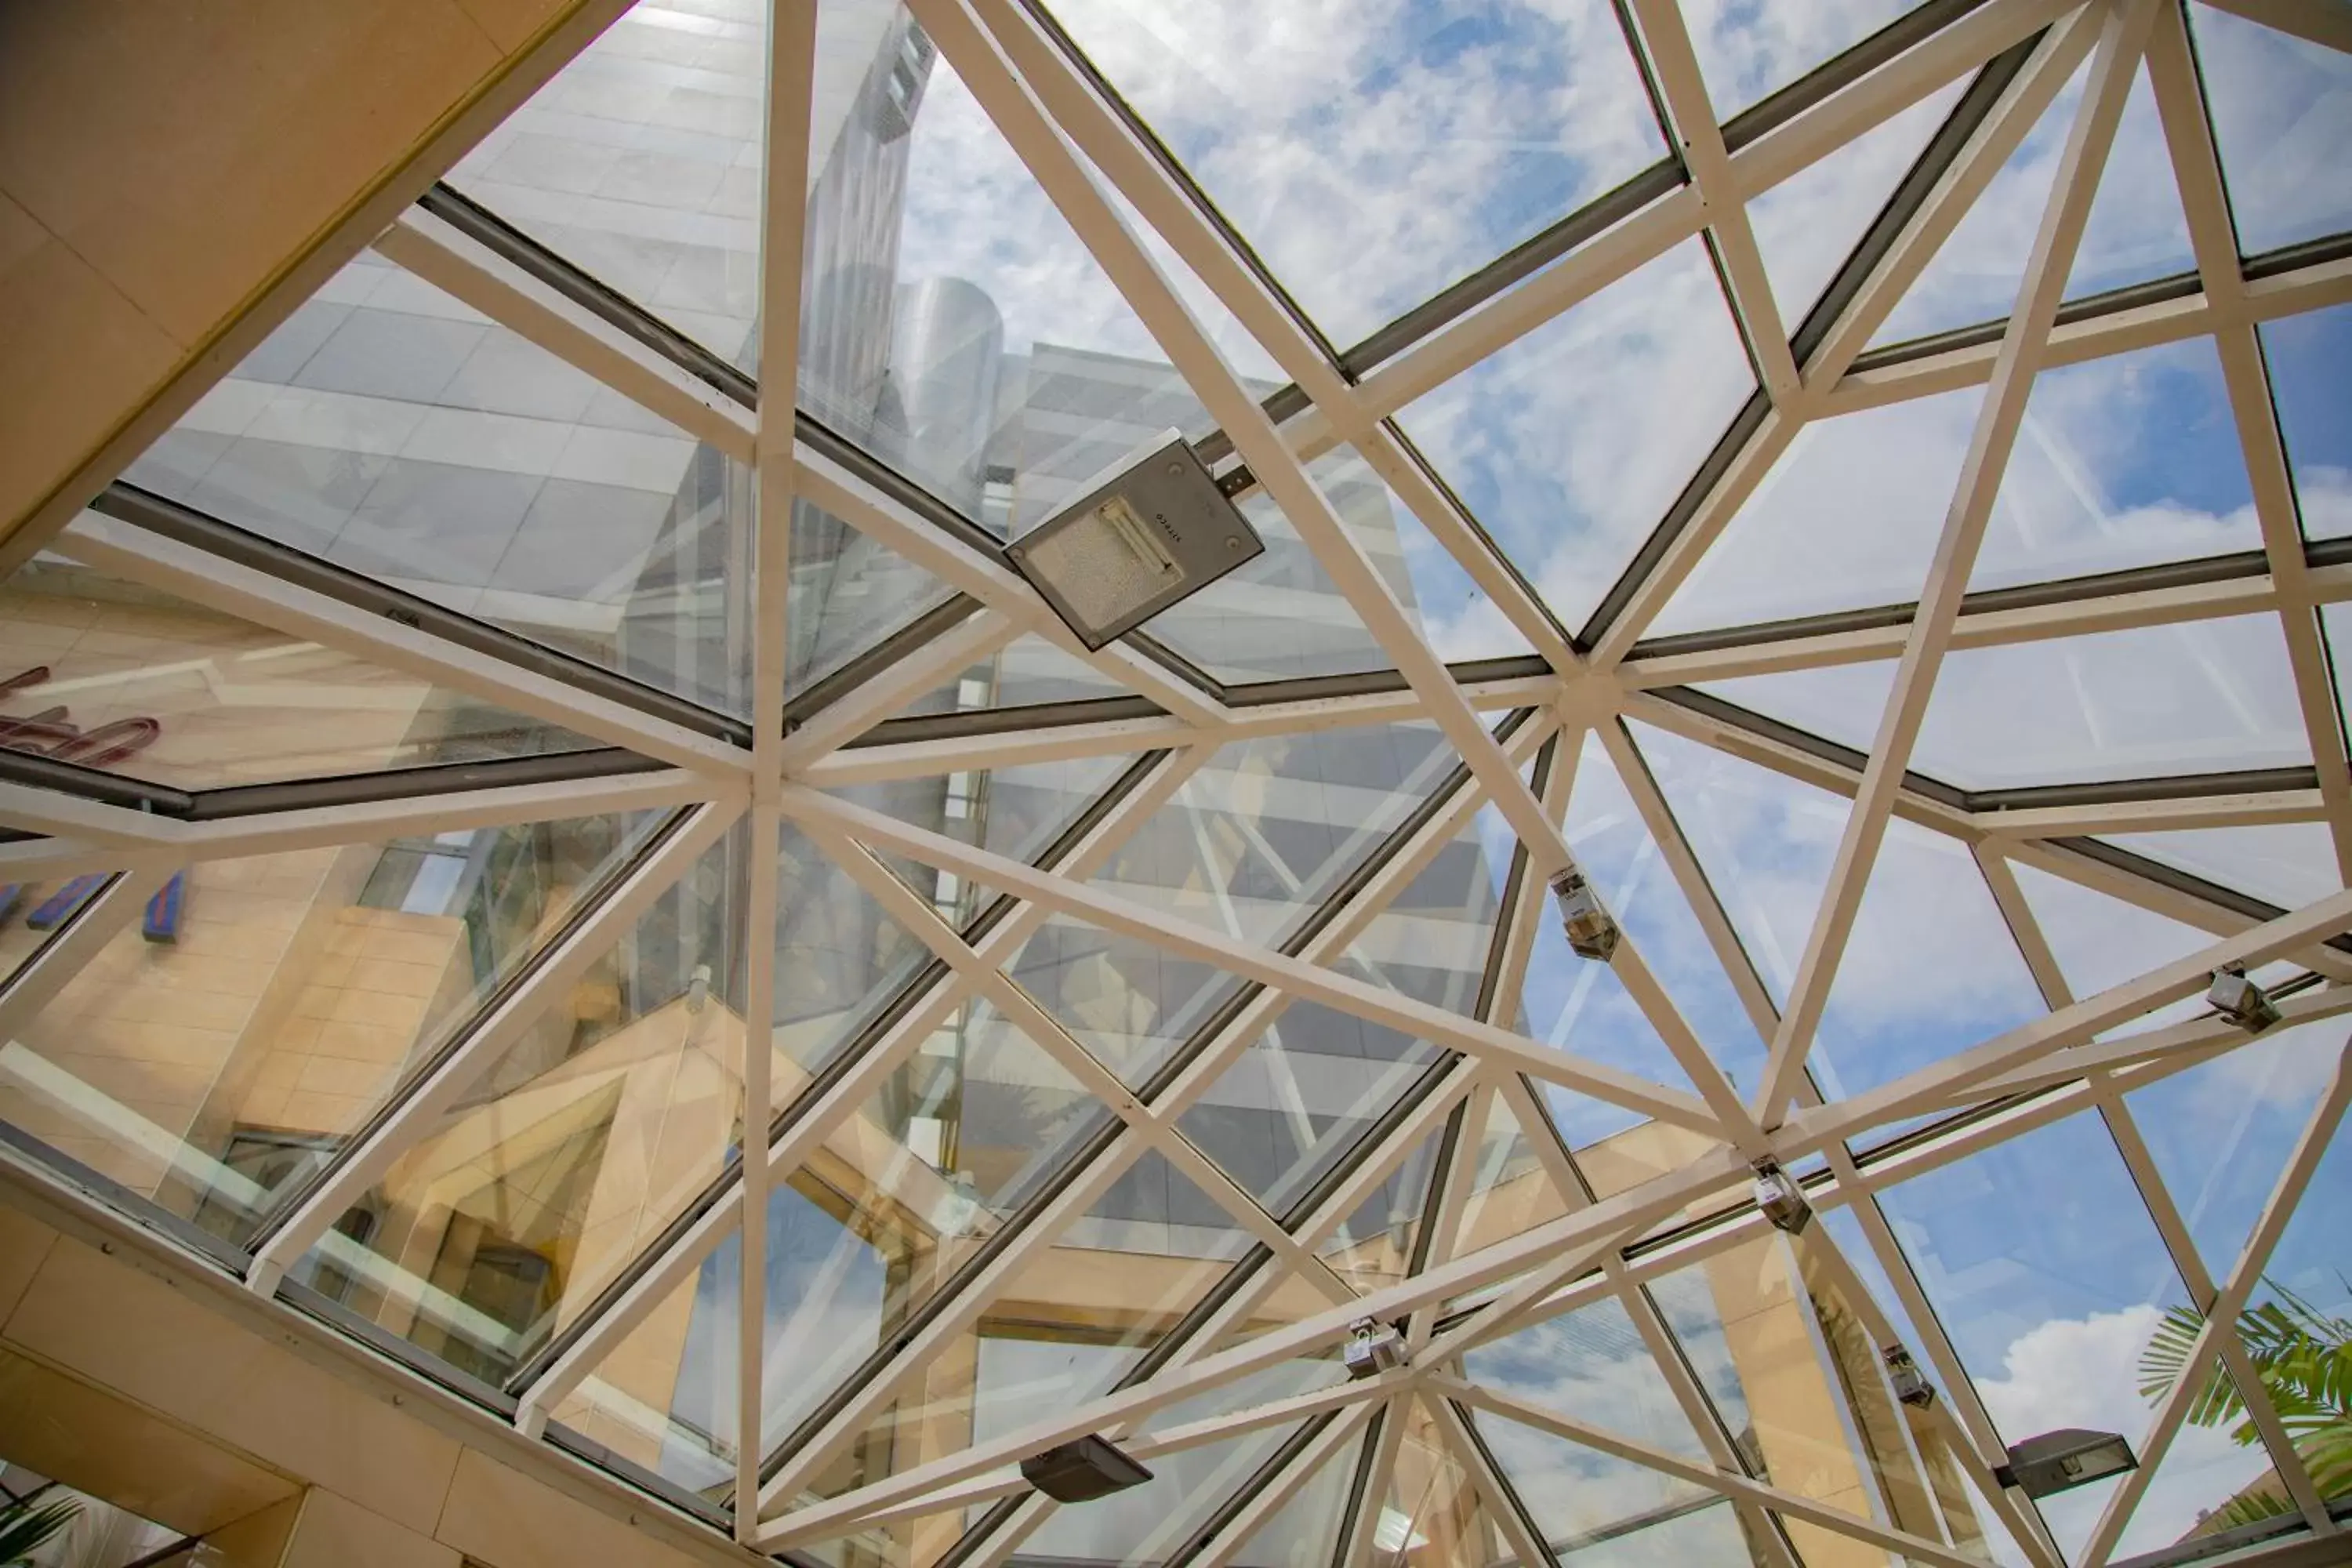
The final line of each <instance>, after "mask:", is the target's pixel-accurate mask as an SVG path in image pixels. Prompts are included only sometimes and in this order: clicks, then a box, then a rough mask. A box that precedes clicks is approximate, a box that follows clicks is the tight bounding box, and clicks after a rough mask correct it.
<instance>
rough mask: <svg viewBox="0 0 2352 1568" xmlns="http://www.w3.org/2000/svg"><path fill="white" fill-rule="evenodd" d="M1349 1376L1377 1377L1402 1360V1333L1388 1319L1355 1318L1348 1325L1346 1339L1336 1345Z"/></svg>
mask: <svg viewBox="0 0 2352 1568" xmlns="http://www.w3.org/2000/svg"><path fill="white" fill-rule="evenodd" d="M1339 1359H1340V1360H1341V1361H1343V1362H1345V1363H1347V1366H1348V1375H1349V1377H1377V1376H1379V1375H1380V1374H1381V1373H1384V1372H1393V1371H1395V1370H1396V1369H1397V1368H1398V1367H1401V1366H1402V1365H1403V1364H1404V1336H1403V1335H1402V1334H1400V1333H1398V1332H1397V1331H1396V1326H1395V1325H1394V1324H1392V1323H1383V1322H1381V1321H1380V1320H1379V1319H1377V1318H1358V1319H1357V1320H1356V1321H1354V1322H1352V1323H1350V1324H1349V1325H1348V1342H1347V1343H1346V1344H1345V1345H1342V1346H1341V1347H1340V1349H1339Z"/></svg>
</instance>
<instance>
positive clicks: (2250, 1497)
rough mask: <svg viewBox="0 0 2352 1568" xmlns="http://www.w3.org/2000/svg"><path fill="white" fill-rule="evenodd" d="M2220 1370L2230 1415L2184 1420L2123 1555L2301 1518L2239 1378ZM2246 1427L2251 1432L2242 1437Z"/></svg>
mask: <svg viewBox="0 0 2352 1568" xmlns="http://www.w3.org/2000/svg"><path fill="white" fill-rule="evenodd" d="M2212 1377H2213V1381H2214V1384H2216V1385H2218V1387H2219V1388H2220V1389H2221V1390H2222V1391H2225V1392H2224V1393H2223V1394H2222V1397H2223V1398H2224V1399H2226V1400H2227V1402H2228V1408H2229V1409H2230V1411H2231V1415H2230V1416H2229V1418H2227V1419H2225V1420H2223V1421H2221V1422H2220V1423H2218V1424H2216V1425H2214V1426H2200V1425H2198V1424H2196V1423H2193V1422H2184V1423H2183V1424H2182V1425H2181V1427H2180V1429H2179V1431H2177V1432H2175V1433H2174V1434H2173V1436H2172V1442H2171V1444H2170V1445H2169V1446H2168V1447H2167V1448H2166V1449H2165V1451H2164V1456H2163V1458H2160V1459H2158V1461H2157V1462H2156V1468H2155V1470H2154V1471H2153V1472H2152V1473H2151V1474H2150V1475H2149V1476H2148V1478H2147V1486H2146V1489H2144V1490H2143V1491H2142V1492H2141V1493H2140V1497H2139V1501H2138V1503H2137V1504H2136V1505H2135V1506H2134V1507H2133V1509H2132V1511H2131V1515H2130V1517H2129V1518H2128V1519H2126V1521H2124V1528H2123V1533H2122V1534H2121V1535H2120V1536H2118V1537H2116V1550H2115V1556H2116V1560H2117V1561H2125V1562H2127V1561H2129V1560H2130V1559H2132V1558H2135V1557H2138V1556H2141V1555H2144V1554H2146V1553H2150V1552H2163V1551H2164V1550H2165V1549H2166V1548H2167V1547H2175V1548H2177V1547H2179V1546H2180V1545H2190V1546H2193V1545H2194V1544H2196V1543H2197V1542H2200V1541H2202V1540H2205V1539H2210V1537H2212V1536H2215V1535H2219V1534H2221V1532H2222V1531H2227V1530H2231V1529H2234V1528H2236V1527H2238V1526H2241V1525H2248V1524H2263V1523H2271V1524H2273V1527H2275V1525H2276V1524H2277V1523H2280V1522H2284V1521H2292V1520H2294V1517H2295V1514H2296V1509H2295V1505H2294V1499H2293V1498H2292V1497H2290V1496H2289V1495H2288V1493H2287V1489H2286V1487H2285V1485H2284V1483H2282V1482H2281V1481H2280V1479H2279V1478H2278V1472H2277V1471H2276V1470H2274V1469H2273V1468H2272V1467H2271V1461H2270V1454H2269V1451H2268V1450H2267V1449H2265V1448H2264V1447H2263V1444H2262V1440H2261V1435H2260V1434H2259V1433H2257V1432H2255V1431H2254V1430H2253V1428H2252V1425H2251V1424H2250V1423H2249V1422H2248V1421H2247V1420H2246V1419H2245V1417H2244V1415H2242V1414H2241V1413H2240V1412H2241V1411H2242V1401H2241V1400H2240V1399H2239V1398H2238V1397H2237V1395H2238V1384H2237V1380H2236V1379H2235V1378H2233V1377H2231V1375H2230V1373H2229V1371H2228V1370H2227V1369H2226V1368H2222V1367H2215V1368H2214V1369H2213V1373H2212ZM2241 1433H2242V1434H2243V1436H2244V1438H2245V1439H2247V1440H2244V1441H2241V1440H2239V1436H2238V1435H2239V1434H2241ZM2140 1462H2141V1464H2142V1465H2143V1466H2146V1465H2147V1459H2146V1458H2145V1457H2143V1458H2142V1459H2141V1461H2140ZM2086 1490H2087V1489H2086ZM2058 1501H2063V1499H2059V1500H2058Z"/></svg>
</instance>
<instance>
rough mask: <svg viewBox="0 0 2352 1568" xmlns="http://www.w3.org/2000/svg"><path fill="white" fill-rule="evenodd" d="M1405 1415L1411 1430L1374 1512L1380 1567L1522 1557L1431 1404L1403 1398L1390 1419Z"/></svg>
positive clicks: (1419, 1567) (1435, 1567)
mask: <svg viewBox="0 0 2352 1568" xmlns="http://www.w3.org/2000/svg"><path fill="white" fill-rule="evenodd" d="M1399 1416H1402V1419H1403V1421H1404V1435H1403V1436H1402V1438H1401V1439H1400V1440H1399V1441H1398V1443H1397V1448H1396V1458H1395V1461H1394V1463H1393V1464H1392V1465H1391V1468H1390V1470H1389V1474H1388V1478H1387V1479H1388V1486H1387V1492H1386V1495H1385V1497H1384V1498H1383V1499H1382V1500H1381V1509H1380V1511H1379V1512H1378V1513H1376V1514H1374V1515H1373V1516H1372V1555H1371V1560H1372V1562H1373V1563H1376V1564H1379V1565H1381V1568H1441V1565H1445V1564H1455V1563H1479V1564H1482V1565H1483V1564H1486V1563H1511V1562H1516V1561H1517V1558H1516V1556H1515V1554H1514V1553H1513V1551H1512V1548H1511V1545H1510V1538H1509V1537H1508V1536H1507V1535H1505V1534H1504V1533H1503V1530H1502V1526H1501V1523H1500V1521H1497V1520H1496V1519H1495V1517H1494V1515H1493V1514H1492V1513H1491V1512H1490V1511H1489V1510H1488V1509H1487V1506H1486V1497H1485V1496H1484V1494H1483V1493H1482V1492H1481V1491H1480V1490H1479V1489H1478V1486H1477V1483H1476V1482H1475V1480H1474V1479H1472V1478H1471V1475H1470V1473H1469V1471H1468V1470H1466V1469H1465V1468H1463V1464H1462V1461H1461V1459H1460V1458H1457V1457H1456V1455H1455V1452H1454V1444H1453V1442H1452V1441H1451V1440H1450V1438H1449V1437H1448V1436H1447V1435H1446V1434H1445V1433H1444V1431H1443V1430H1442V1429H1441V1428H1440V1426H1439V1425H1438V1422H1437V1419H1436V1417H1435V1416H1434V1415H1432V1414H1431V1412H1430V1410H1429V1407H1428V1406H1427V1405H1425V1404H1424V1403H1423V1401H1421V1400H1418V1399H1414V1400H1409V1401H1404V1402H1402V1403H1401V1404H1399V1405H1395V1406H1392V1407H1391V1416H1390V1419H1391V1420H1394V1419H1397V1418H1398V1417H1399ZM1375 1479H1376V1480H1377V1479H1378V1478H1375Z"/></svg>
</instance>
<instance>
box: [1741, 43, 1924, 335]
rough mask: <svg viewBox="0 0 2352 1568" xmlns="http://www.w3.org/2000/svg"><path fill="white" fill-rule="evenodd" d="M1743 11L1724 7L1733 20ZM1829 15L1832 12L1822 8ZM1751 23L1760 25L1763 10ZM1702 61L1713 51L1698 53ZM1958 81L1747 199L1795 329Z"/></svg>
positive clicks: (1905, 169)
mask: <svg viewBox="0 0 2352 1568" xmlns="http://www.w3.org/2000/svg"><path fill="white" fill-rule="evenodd" d="M1736 15H1737V13H1733V12H1726V13H1724V14H1723V16H1724V17H1725V19H1726V20H1728V19H1729V18H1730V17H1732V16H1736ZM1815 15H1819V16H1826V15H1829V13H1823V12H1817V13H1815ZM1748 26H1751V27H1753V28H1755V30H1757V31H1759V32H1761V31H1763V30H1764V26H1765V24H1764V22H1763V21H1762V19H1761V18H1760V17H1759V18H1758V19H1756V20H1755V21H1752V22H1748ZM1699 64H1700V66H1701V68H1705V66H1706V55H1705V54H1702V55H1701V56H1700V57H1699ZM1964 90H1965V89H1964V88H1963V86H1962V84H1960V83H1958V82H1954V83H1952V84H1950V85H1949V86H1948V87H1945V88H1943V89H1940V90H1938V91H1937V92H1934V93H1930V94H1929V95H1928V96H1927V97H1926V98H1924V99H1921V100H1919V101H1918V102H1917V103H1915V104H1913V105H1912V106H1911V107H1910V108H1908V109H1906V110H1904V111H1903V112H1902V113H1900V114H1898V115H1896V116H1895V118H1894V119H1892V120H1889V121H1886V122H1885V124H1883V125H1878V126H1875V127H1874V128H1872V129H1871V130H1870V131H1868V132H1864V134H1863V135H1862V136H1860V137H1859V138H1857V139H1855V140H1854V141H1852V142H1847V143H1845V144H1844V145H1843V146H1842V147H1840V148H1838V149H1837V150H1836V151H1835V152H1833V153H1830V154H1829V156H1827V157H1825V158H1822V159H1821V160H1820V161H1819V162H1817V163H1812V164H1811V165H1809V166H1808V167H1806V168H1804V169H1801V170H1800V171H1798V172H1797V173H1796V174H1792V175H1790V177H1789V178H1787V179H1785V180H1783V181H1781V182H1780V184H1777V185H1775V186H1773V187H1772V188H1771V189H1770V190H1769V191H1766V192H1764V193H1763V194H1762V195H1758V196H1755V197H1752V198H1750V199H1749V201H1748V223H1749V224H1750V225H1751V226H1753V228H1754V229H1755V232H1756V248H1757V249H1758V250H1759V252H1761V253H1762V255H1763V258H1764V276H1765V279H1766V280H1767V281H1768V282H1769V283H1770V284H1771V286H1772V299H1773V301H1774V303H1776V304H1777V305H1779V307H1780V321H1781V324H1782V325H1783V326H1785V327H1786V328H1787V329H1788V331H1790V333H1791V334H1792V335H1793V334H1794V333H1795V331H1796V330H1797V328H1798V327H1799V326H1800V325H1801V323H1802V322H1803V321H1804V320H1805V316H1806V313H1807V312H1808V311H1810V310H1811V309H1812V308H1813V302H1814V301H1815V300H1819V299H1820V298H1821V295H1822V289H1823V288H1824V287H1825V286H1826V285H1827V284H1828V282H1829V280H1830V279H1831V277H1832V275H1834V274H1835V273H1836V271H1837V269H1838V268H1839V266H1840V264H1842V263H1843V262H1844V260H1845V259H1846V258H1847V257H1849V256H1851V255H1852V254H1853V247H1854V243H1855V242H1856V241H1857V240H1859V239H1861V237H1863V234H1864V231H1865V230H1866V229H1867V228H1868V227H1869V226H1870V225H1871V223H1872V222H1873V221H1874V219H1875V218H1876V217H1877V216H1878V215H1879V212H1880V210H1881V209H1882V208H1884V207H1885V205H1886V199H1887V197H1889V196H1891V195H1894V194H1895V186H1896V185H1897V184H1901V183H1902V180H1903V176H1904V175H1905V174H1908V173H1909V172H1910V169H1911V165H1912V164H1913V163H1916V161H1917V160H1918V157H1919V153H1920V151H1921V150H1922V149H1923V148H1925V147H1926V146H1927V142H1928V140H1929V139H1930V138H1931V137H1933V136H1934V135H1935V134H1936V130H1937V127H1938V126H1940V125H1942V124H1943V123H1944V121H1945V119H1946V117H1947V116H1948V115H1949V114H1950V113H1951V111H1952V105H1953V104H1955V103H1956V102H1958V100H1959V97H1960V94H1961V93H1962V91H1964Z"/></svg>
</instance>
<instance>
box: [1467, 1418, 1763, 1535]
mask: <svg viewBox="0 0 2352 1568" xmlns="http://www.w3.org/2000/svg"><path fill="white" fill-rule="evenodd" d="M1579 1414H1580V1415H1583V1413H1582V1412H1579ZM1586 1418H1587V1419H1593V1420H1594V1423H1595V1425H1604V1424H1605V1423H1602V1422H1600V1421H1599V1420H1598V1419H1597V1418H1593V1417H1589V1416H1588V1417H1586ZM1475 1420H1476V1422H1477V1425H1478V1436H1480V1437H1481V1438H1482V1439H1484V1440H1485V1442H1486V1447H1487V1449H1488V1451H1489V1452H1491V1453H1492V1454H1493V1455H1494V1457H1495V1463H1496V1467H1497V1468H1500V1469H1501V1471H1502V1472H1503V1476H1504V1479H1507V1480H1508V1481H1509V1482H1510V1483H1511V1489H1512V1490H1513V1491H1515V1492H1517V1494H1518V1496H1519V1500H1520V1501H1521V1502H1522V1503H1524V1504H1525V1505H1526V1506H1527V1510H1528V1514H1529V1515H1530V1516H1531V1517H1532V1518H1533V1519H1534V1520H1535V1522H1536V1527H1537V1528H1538V1530H1540V1531H1542V1532H1543V1538H1544V1543H1545V1544H1546V1545H1548V1546H1549V1547H1550V1548H1551V1549H1552V1551H1553V1552H1555V1553H1556V1554H1557V1555H1558V1556H1559V1558H1560V1560H1561V1561H1562V1562H1564V1563H1565V1562H1573V1561H1578V1560H1580V1558H1581V1557H1582V1556H1584V1554H1586V1553H1587V1552H1591V1560H1592V1561H1595V1562H1600V1561H1603V1560H1609V1559H1612V1558H1615V1559H1616V1560H1620V1561H1624V1560H1627V1559H1622V1558H1616V1554H1617V1553H1622V1552H1628V1551H1630V1552H1636V1553H1647V1552H1653V1551H1656V1550H1658V1549H1659V1548H1661V1547H1667V1546H1668V1545H1669V1542H1671V1543H1672V1544H1673V1545H1674V1546H1681V1547H1685V1548H1686V1547H1689V1546H1692V1545H1696V1544H1697V1542H1693V1541H1691V1540H1690V1539H1689V1536H1690V1534H1691V1531H1689V1530H1688V1528H1687V1527H1685V1528H1684V1529H1681V1530H1676V1529H1675V1528H1673V1526H1674V1522H1675V1521H1681V1520H1684V1519H1686V1518H1690V1517H1692V1516H1694V1515H1699V1516H1709V1517H1710V1518H1711V1522H1713V1523H1715V1524H1716V1525H1717V1528H1716V1529H1714V1530H1710V1531H1707V1532H1706V1533H1707V1535H1708V1536H1710V1537H1713V1536H1717V1535H1721V1534H1722V1529H1721V1527H1723V1526H1728V1527H1729V1534H1728V1537H1727V1539H1726V1540H1724V1541H1723V1542H1721V1544H1725V1545H1728V1544H1732V1543H1735V1542H1738V1535H1739V1527H1738V1520H1737V1518H1736V1517H1735V1515H1734V1513H1733V1510H1732V1508H1731V1505H1730V1504H1729V1503H1728V1502H1726V1501H1723V1500H1722V1498H1721V1494H1720V1493H1717V1492H1714V1491H1710V1490H1709V1489H1706V1488H1705V1487H1702V1486H1700V1485H1699V1484H1698V1483H1697V1482H1696V1481H1689V1480H1685V1479H1682V1478H1681V1477H1679V1476H1672V1475H1668V1474H1667V1473H1666V1472H1664V1471H1663V1470H1654V1469H1651V1468H1648V1467H1646V1466H1643V1465H1638V1464H1635V1463H1634V1462H1633V1461H1632V1460H1631V1459H1622V1458H1618V1457H1617V1456H1616V1455H1614V1454H1604V1453H1602V1452H1601V1450H1600V1449H1598V1448H1591V1447H1585V1446H1584V1445H1583V1444H1581V1443H1577V1442H1571V1441H1570V1439H1568V1438H1566V1437H1562V1436H1559V1435H1557V1434H1556V1433H1552V1432H1548V1431H1545V1430H1543V1429H1542V1428H1540V1427H1538V1426H1528V1425H1526V1424H1524V1423H1521V1422H1517V1421H1514V1420H1511V1419H1509V1418H1508V1417H1507V1416H1502V1415H1495V1414H1494V1413H1492V1412H1491V1411H1481V1412H1479V1413H1478V1415H1476V1416H1475ZM1711 1505H1712V1506H1711ZM1716 1515H1720V1516H1721V1517H1720V1519H1719V1520H1713V1519H1712V1517H1711V1516H1716ZM1662 1526H1664V1527H1665V1528H1664V1529H1662V1528H1661V1527H1662ZM1604 1545H1613V1548H1614V1551H1613V1552H1592V1551H1591V1549H1594V1548H1600V1547H1602V1546H1604ZM1633 1560H1639V1559H1633ZM1652 1561H1659V1562H1700V1563H1710V1564H1713V1563H1727V1564H1736V1563H1739V1562H1741V1561H1743V1559H1742V1558H1741V1557H1739V1556H1737V1555H1735V1556H1731V1557H1724V1556H1721V1555H1717V1554H1714V1553H1710V1554H1708V1555H1706V1556H1701V1557H1697V1558H1689V1557H1683V1556H1678V1555H1677V1556H1669V1557H1663V1558H1657V1559H1652Z"/></svg>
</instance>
